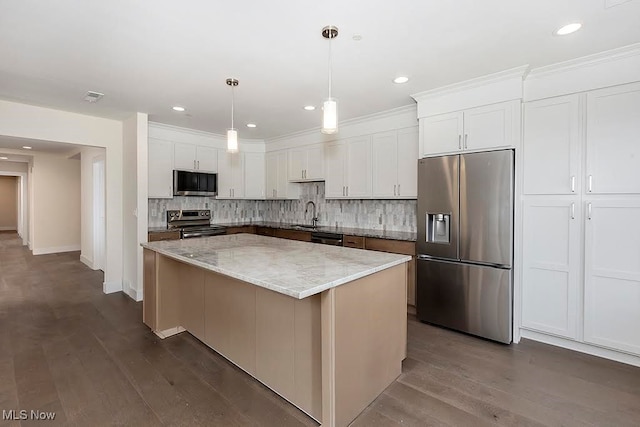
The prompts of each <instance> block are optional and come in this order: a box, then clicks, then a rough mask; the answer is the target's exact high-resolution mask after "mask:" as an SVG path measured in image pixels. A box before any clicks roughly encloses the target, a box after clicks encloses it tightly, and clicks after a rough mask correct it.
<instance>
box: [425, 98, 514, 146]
mask: <svg viewBox="0 0 640 427" xmlns="http://www.w3.org/2000/svg"><path fill="white" fill-rule="evenodd" d="M519 105H520V102H519V101H508V102H502V103H499V104H492V105H486V106H482V107H478V108H471V109H468V110H464V111H457V112H453V113H447V114H440V115H437V116H431V117H425V118H421V119H420V131H421V138H422V155H423V156H434V155H441V154H451V153H456V152H460V151H465V150H469V151H480V150H488V149H496V148H509V147H513V146H514V145H515V142H516V138H517V129H519V127H518V126H516V125H517V124H518V123H519V122H518V121H519V119H520V114H519V111H520V110H519Z"/></svg>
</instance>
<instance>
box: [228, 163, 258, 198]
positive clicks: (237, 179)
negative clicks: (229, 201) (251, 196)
mask: <svg viewBox="0 0 640 427" xmlns="http://www.w3.org/2000/svg"><path fill="white" fill-rule="evenodd" d="M245 155H246V153H233V154H231V172H232V174H233V190H232V191H231V195H232V197H233V198H234V199H241V198H243V197H244V195H245V190H244V187H245V184H246V182H245V179H244V170H245V167H244V166H245V160H244V159H245ZM263 170H264V169H263Z"/></svg>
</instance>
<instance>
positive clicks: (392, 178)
mask: <svg viewBox="0 0 640 427" xmlns="http://www.w3.org/2000/svg"><path fill="white" fill-rule="evenodd" d="M371 164H372V167H373V174H372V186H371V187H372V194H373V197H377V198H395V197H396V196H397V195H398V133H397V132H395V131H394V132H386V133H379V134H376V135H373V137H372V139H371ZM416 168H417V166H416Z"/></svg>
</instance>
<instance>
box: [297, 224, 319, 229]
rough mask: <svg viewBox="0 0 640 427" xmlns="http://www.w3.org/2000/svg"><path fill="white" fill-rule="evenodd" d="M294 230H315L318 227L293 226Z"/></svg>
mask: <svg viewBox="0 0 640 427" xmlns="http://www.w3.org/2000/svg"><path fill="white" fill-rule="evenodd" d="M293 228H295V229H296V230H315V229H316V226H314V225H309V224H293Z"/></svg>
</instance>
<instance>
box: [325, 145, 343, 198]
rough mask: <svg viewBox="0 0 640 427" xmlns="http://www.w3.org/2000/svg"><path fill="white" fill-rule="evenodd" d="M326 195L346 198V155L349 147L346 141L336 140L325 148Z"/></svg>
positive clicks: (327, 196)
mask: <svg viewBox="0 0 640 427" xmlns="http://www.w3.org/2000/svg"><path fill="white" fill-rule="evenodd" d="M325 156H326V157H325V166H326V172H327V178H326V181H325V197H326V198H331V199H337V198H346V189H345V187H346V186H345V182H346V157H347V147H346V145H345V143H344V141H335V142H331V143H329V144H328V145H327V148H326V150H325Z"/></svg>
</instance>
